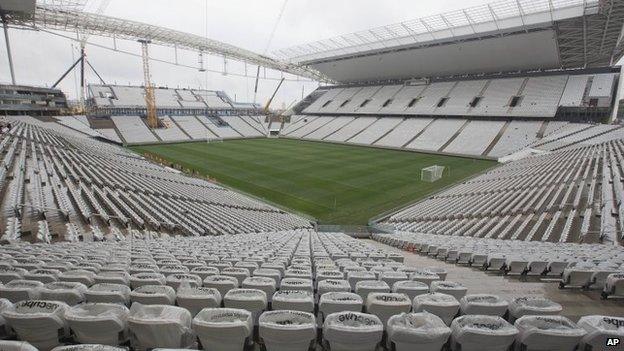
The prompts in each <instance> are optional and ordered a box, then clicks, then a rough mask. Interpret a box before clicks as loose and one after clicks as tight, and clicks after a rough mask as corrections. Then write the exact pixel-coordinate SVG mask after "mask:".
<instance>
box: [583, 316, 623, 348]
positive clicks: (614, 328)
mask: <svg viewBox="0 0 624 351" xmlns="http://www.w3.org/2000/svg"><path fill="white" fill-rule="evenodd" d="M578 326H579V327H581V328H583V329H585V331H586V332H587V334H586V335H585V336H584V337H583V340H582V345H581V348H580V349H581V350H584V349H586V347H587V346H589V347H591V348H592V349H593V350H600V349H601V348H603V347H605V346H607V340H609V339H610V338H611V339H612V338H618V339H619V340H620V342H622V340H624V318H622V317H613V316H585V317H581V319H579V321H578Z"/></svg>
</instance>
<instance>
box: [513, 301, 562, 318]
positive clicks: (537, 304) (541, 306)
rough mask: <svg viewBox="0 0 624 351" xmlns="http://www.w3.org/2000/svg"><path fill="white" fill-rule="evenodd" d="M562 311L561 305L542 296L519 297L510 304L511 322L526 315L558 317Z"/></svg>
mask: <svg viewBox="0 0 624 351" xmlns="http://www.w3.org/2000/svg"><path fill="white" fill-rule="evenodd" d="M562 309H563V308H562V307H561V305H560V304H558V303H556V302H554V301H552V300H549V299H547V298H545V297H540V296H524V297H517V298H515V299H513V300H511V302H510V303H509V314H510V316H511V317H512V318H511V321H513V320H515V319H518V318H520V317H522V316H526V315H540V316H543V315H556V314H559V313H561V311H562Z"/></svg>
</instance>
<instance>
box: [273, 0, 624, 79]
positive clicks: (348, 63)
mask: <svg viewBox="0 0 624 351" xmlns="http://www.w3.org/2000/svg"><path fill="white" fill-rule="evenodd" d="M623 25H624V2H623V1H618V0H505V1H501V2H496V3H492V4H487V5H482V6H477V7H473V8H469V9H464V10H459V11H454V12H450V13H445V14H440V15H436V16H431V17H426V18H420V19H416V20H411V21H407V22H401V23H396V24H392V25H388V26H384V27H377V28H373V29H370V30H366V31H361V32H357V33H352V34H347V35H343V36H339V37H335V38H330V39H327V40H322V41H317V42H314V43H310V44H305V45H300V46H296V47H292V48H288V49H283V50H279V51H277V52H275V56H277V57H279V58H281V59H283V60H286V61H288V62H291V63H295V64H300V65H304V66H307V67H309V68H313V69H315V70H318V71H320V72H322V73H324V74H325V75H327V76H328V77H330V78H332V79H334V80H336V81H339V82H358V81H374V80H388V79H409V78H420V77H433V76H452V75H465V74H481V73H499V72H512V71H531V70H549V69H561V68H588V67H599V66H610V65H613V64H614V63H615V62H617V61H618V60H619V59H620V58H621V57H622V53H623V51H624V50H623V49H624V46H623V43H622V29H623Z"/></svg>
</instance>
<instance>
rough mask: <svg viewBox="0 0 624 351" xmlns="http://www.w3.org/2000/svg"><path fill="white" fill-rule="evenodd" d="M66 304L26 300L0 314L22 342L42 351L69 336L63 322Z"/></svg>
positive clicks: (65, 324) (65, 323)
mask: <svg viewBox="0 0 624 351" xmlns="http://www.w3.org/2000/svg"><path fill="white" fill-rule="evenodd" d="M68 308H69V306H67V304H65V303H63V302H58V301H44V300H26V301H21V302H18V303H17V304H15V307H14V308H10V309H7V310H5V311H3V312H2V316H3V317H4V318H5V319H6V321H7V322H8V323H9V324H10V325H11V327H12V328H13V329H14V330H15V332H16V333H17V336H18V337H19V339H20V340H22V341H27V342H29V343H31V344H32V345H33V346H35V347H36V348H38V349H39V350H42V351H47V350H50V349H52V348H53V347H55V346H57V345H59V343H60V341H59V338H62V337H66V336H69V328H68V326H67V322H66V321H65V311H66V310H67V309H68Z"/></svg>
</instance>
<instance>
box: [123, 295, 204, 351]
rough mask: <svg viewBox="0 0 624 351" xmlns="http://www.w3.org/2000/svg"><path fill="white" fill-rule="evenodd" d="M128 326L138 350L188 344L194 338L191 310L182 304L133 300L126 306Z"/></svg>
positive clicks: (183, 346)
mask: <svg viewBox="0 0 624 351" xmlns="http://www.w3.org/2000/svg"><path fill="white" fill-rule="evenodd" d="M169 288H171V287H169ZM128 328H129V330H130V338H131V341H132V345H133V347H134V348H137V349H141V350H144V349H151V348H156V347H167V348H189V347H190V346H192V345H193V344H194V342H195V340H194V339H195V337H194V334H193V331H192V330H191V313H190V312H189V311H187V310H186V309H184V308H182V307H175V306H169V305H149V306H147V305H142V304H140V303H135V304H133V305H132V307H131V308H130V315H129V316H128Z"/></svg>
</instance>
